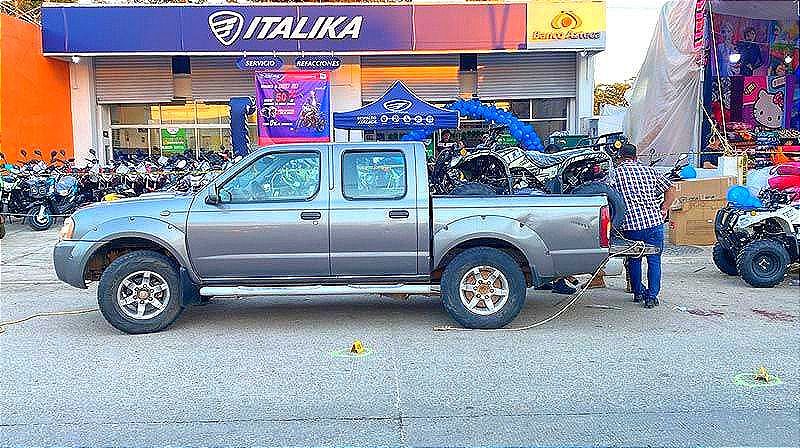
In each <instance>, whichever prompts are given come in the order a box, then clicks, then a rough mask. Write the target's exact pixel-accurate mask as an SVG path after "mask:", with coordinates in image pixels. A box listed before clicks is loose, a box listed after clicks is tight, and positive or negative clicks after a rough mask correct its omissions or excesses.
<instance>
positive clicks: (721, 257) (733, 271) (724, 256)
mask: <svg viewBox="0 0 800 448" xmlns="http://www.w3.org/2000/svg"><path fill="white" fill-rule="evenodd" d="M713 255H714V264H715V265H717V268H718V269H719V270H720V271H721V272H722V273H723V274H728V275H739V269H738V268H737V267H736V257H735V256H734V255H733V252H731V251H730V250H729V249H726V248H725V247H723V246H722V244H719V243H716V244H714V250H713Z"/></svg>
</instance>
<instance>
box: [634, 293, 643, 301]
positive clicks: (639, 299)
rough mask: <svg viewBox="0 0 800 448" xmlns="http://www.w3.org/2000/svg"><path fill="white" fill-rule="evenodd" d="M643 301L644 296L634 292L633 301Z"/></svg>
mask: <svg viewBox="0 0 800 448" xmlns="http://www.w3.org/2000/svg"><path fill="white" fill-rule="evenodd" d="M643 301H644V296H643V295H641V294H634V295H633V302H634V303H639V302H643Z"/></svg>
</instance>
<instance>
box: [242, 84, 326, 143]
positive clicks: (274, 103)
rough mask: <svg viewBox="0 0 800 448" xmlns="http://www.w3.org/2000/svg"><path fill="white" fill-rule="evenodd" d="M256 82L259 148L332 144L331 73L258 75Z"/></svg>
mask: <svg viewBox="0 0 800 448" xmlns="http://www.w3.org/2000/svg"><path fill="white" fill-rule="evenodd" d="M255 81H256V107H257V109H258V110H257V116H258V144H259V145H261V146H264V145H270V144H274V143H301V142H328V141H330V136H331V122H330V110H331V107H330V104H331V100H330V76H329V74H328V73H327V72H280V73H277V72H270V73H256V74H255Z"/></svg>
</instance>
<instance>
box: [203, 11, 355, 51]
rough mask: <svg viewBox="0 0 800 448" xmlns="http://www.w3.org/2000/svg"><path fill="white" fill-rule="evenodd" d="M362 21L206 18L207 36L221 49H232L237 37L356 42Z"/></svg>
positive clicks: (342, 18) (230, 13)
mask: <svg viewBox="0 0 800 448" xmlns="http://www.w3.org/2000/svg"><path fill="white" fill-rule="evenodd" d="M363 21H364V18H363V17H362V16H353V17H348V16H320V17H316V18H309V17H304V16H303V17H294V16H290V17H275V16H256V17H253V18H252V19H250V21H249V22H247V20H246V19H245V18H244V16H242V15H241V14H239V13H238V12H234V11H217V12H215V13H213V14H211V15H210V16H208V26H209V28H210V29H211V33H212V34H214V37H216V38H217V40H218V41H219V42H220V43H221V44H222V45H225V46H229V45H233V43H234V42H236V41H237V40H239V38H240V37H241V40H250V39H257V40H271V39H297V40H307V39H358V36H359V35H360V34H361V24H362V22H363ZM245 23H246V24H247V27H245ZM242 31H244V33H242Z"/></svg>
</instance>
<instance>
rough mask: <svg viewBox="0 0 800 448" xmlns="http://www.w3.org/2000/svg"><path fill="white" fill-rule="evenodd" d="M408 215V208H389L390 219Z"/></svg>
mask: <svg viewBox="0 0 800 448" xmlns="http://www.w3.org/2000/svg"><path fill="white" fill-rule="evenodd" d="M408 216H409V215H408V210H389V217H390V218H392V219H403V218H408Z"/></svg>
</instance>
